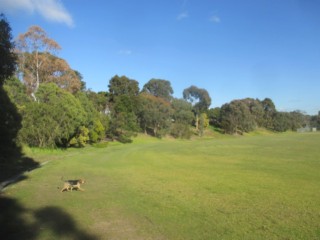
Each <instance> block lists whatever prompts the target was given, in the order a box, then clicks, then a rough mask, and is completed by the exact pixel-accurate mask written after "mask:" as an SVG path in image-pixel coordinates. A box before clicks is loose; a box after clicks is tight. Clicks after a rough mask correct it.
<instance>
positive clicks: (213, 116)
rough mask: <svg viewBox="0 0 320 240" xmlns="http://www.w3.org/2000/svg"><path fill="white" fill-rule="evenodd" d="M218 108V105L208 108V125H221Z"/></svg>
mask: <svg viewBox="0 0 320 240" xmlns="http://www.w3.org/2000/svg"><path fill="white" fill-rule="evenodd" d="M220 110H221V108H219V107H216V108H211V109H209V111H208V112H207V114H208V118H209V123H210V125H212V126H214V127H221V123H220Z"/></svg>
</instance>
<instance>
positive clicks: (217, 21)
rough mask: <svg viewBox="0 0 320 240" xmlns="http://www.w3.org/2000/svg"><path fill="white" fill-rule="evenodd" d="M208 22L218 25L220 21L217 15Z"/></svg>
mask: <svg viewBox="0 0 320 240" xmlns="http://www.w3.org/2000/svg"><path fill="white" fill-rule="evenodd" d="M209 21H210V22H213V23H220V22H221V19H220V18H219V17H218V16H217V15H213V16H211V17H210V18H209Z"/></svg>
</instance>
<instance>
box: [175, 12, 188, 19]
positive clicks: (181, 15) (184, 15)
mask: <svg viewBox="0 0 320 240" xmlns="http://www.w3.org/2000/svg"><path fill="white" fill-rule="evenodd" d="M187 17H189V14H188V12H182V13H180V14H179V15H178V17H177V20H179V21H180V20H182V19H184V18H187Z"/></svg>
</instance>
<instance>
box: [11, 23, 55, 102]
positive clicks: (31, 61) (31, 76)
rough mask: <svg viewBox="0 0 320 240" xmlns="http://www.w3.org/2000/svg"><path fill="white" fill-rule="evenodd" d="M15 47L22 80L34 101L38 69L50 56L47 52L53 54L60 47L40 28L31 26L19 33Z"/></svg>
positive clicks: (38, 78) (38, 75)
mask: <svg viewBox="0 0 320 240" xmlns="http://www.w3.org/2000/svg"><path fill="white" fill-rule="evenodd" d="M17 48H18V53H19V68H20V72H21V73H22V78H23V81H24V82H25V84H26V85H27V87H28V89H29V91H30V93H31V96H32V97H33V98H34V100H35V101H36V100H37V99H36V96H35V93H36V92H37V91H38V88H39V85H40V82H41V79H40V71H41V70H42V68H43V65H44V62H46V61H47V60H48V59H47V58H48V57H49V56H50V55H49V54H48V53H51V54H53V55H54V52H55V51H57V50H60V49H61V47H60V46H59V44H58V43H57V42H55V41H54V40H53V39H50V38H49V37H48V36H47V34H46V32H45V31H44V30H43V29H42V28H40V27H39V26H32V27H30V28H29V29H28V31H27V32H26V33H24V34H20V35H19V37H18V40H17Z"/></svg>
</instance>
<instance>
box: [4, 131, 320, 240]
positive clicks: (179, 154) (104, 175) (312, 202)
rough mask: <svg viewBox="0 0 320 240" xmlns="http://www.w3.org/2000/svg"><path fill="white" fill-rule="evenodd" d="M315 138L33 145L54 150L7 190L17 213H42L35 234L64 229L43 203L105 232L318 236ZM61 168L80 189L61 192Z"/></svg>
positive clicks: (118, 235) (31, 217) (121, 235)
mask: <svg viewBox="0 0 320 240" xmlns="http://www.w3.org/2000/svg"><path fill="white" fill-rule="evenodd" d="M319 144H320V135H319V134H292V133H291V134H281V135H268V136H250V137H249V136H246V137H232V138H222V139H202V140H192V141H174V140H169V139H167V140H157V139H150V138H144V137H140V138H138V139H137V140H135V142H134V143H133V144H127V145H119V144H115V145H112V146H109V147H108V148H104V149H98V148H86V149H81V150H78V151H75V150H72V151H66V152H58V153H55V152H52V153H49V152H46V153H42V152H36V153H35V154H33V155H34V156H35V157H36V158H39V159H41V160H42V161H43V160H45V159H46V157H47V158H48V159H54V160H53V161H51V162H49V163H48V164H46V165H44V167H43V168H41V169H38V170H36V171H34V172H31V173H29V174H28V177H29V178H28V179H27V180H25V181H22V182H20V183H19V184H16V185H14V186H12V187H10V188H9V189H7V190H6V194H7V195H8V196H11V197H14V198H17V199H18V200H19V203H21V204H22V205H23V206H24V207H26V208H28V209H31V211H30V212H28V213H26V214H24V216H23V217H24V218H25V219H26V221H27V222H32V223H34V222H40V223H38V225H40V226H39V228H38V230H37V231H38V233H37V236H38V238H39V239H40V238H41V239H54V238H55V237H56V236H57V235H59V237H60V238H61V239H63V237H65V239H68V238H69V237H70V236H71V235H70V234H69V235H68V234H66V233H65V231H67V229H64V230H63V231H62V232H59V231H57V230H55V229H54V227H52V223H51V225H50V223H48V221H49V220H48V219H46V218H44V217H43V215H41V214H40V215H39V214H35V213H39V212H41V211H43V210H44V209H45V210H48V208H49V210H50V208H51V211H47V212H48V213H49V214H51V215H53V216H55V217H56V218H59V217H61V215H63V214H58V213H56V212H59V211H63V213H65V214H66V215H68V216H70V219H72V221H74V224H75V225H76V226H77V229H78V230H79V229H83V231H84V232H86V233H88V234H93V235H96V236H98V237H102V238H103V239H319V238H320V214H319V213H320V191H319V184H320V174H319V172H320V151H319V150H318V147H319ZM61 176H64V178H65V179H70V178H79V177H84V178H86V179H87V183H86V184H85V185H84V186H83V187H84V188H85V189H86V192H79V191H76V192H72V193H70V192H67V193H60V192H59V189H58V187H61V186H62V182H61V181H60V178H61ZM44 213H46V211H44ZM39 216H40V217H39ZM50 221H51V220H50ZM52 221H54V220H53V219H52ZM60 227H61V226H60ZM62 228H63V224H62ZM39 229H40V230H39ZM78 232H79V231H78Z"/></svg>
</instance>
